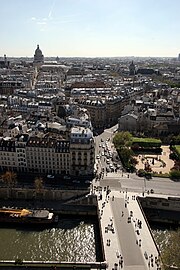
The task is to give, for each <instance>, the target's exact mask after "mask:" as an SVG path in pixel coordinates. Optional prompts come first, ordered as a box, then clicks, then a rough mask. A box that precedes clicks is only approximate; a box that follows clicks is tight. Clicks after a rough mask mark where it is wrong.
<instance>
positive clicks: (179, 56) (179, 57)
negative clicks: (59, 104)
mask: <svg viewBox="0 0 180 270" xmlns="http://www.w3.org/2000/svg"><path fill="white" fill-rule="evenodd" d="M178 61H180V53H179V55H178Z"/></svg>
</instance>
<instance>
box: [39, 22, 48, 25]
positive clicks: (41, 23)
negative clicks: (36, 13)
mask: <svg viewBox="0 0 180 270" xmlns="http://www.w3.org/2000/svg"><path fill="white" fill-rule="evenodd" d="M37 24H39V25H46V24H47V23H46V22H41V21H39V22H37Z"/></svg>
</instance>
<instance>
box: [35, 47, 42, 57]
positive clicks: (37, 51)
mask: <svg viewBox="0 0 180 270" xmlns="http://www.w3.org/2000/svg"><path fill="white" fill-rule="evenodd" d="M35 54H36V55H37V54H42V51H41V50H40V49H39V45H37V49H36V50H35Z"/></svg>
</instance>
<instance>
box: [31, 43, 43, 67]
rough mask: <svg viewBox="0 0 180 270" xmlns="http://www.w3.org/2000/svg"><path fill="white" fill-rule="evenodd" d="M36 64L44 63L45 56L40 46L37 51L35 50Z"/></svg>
mask: <svg viewBox="0 0 180 270" xmlns="http://www.w3.org/2000/svg"><path fill="white" fill-rule="evenodd" d="M33 62H34V63H44V55H43V54H42V51H41V50H40V49H39V45H37V49H36V50H35V54H34V61H33Z"/></svg>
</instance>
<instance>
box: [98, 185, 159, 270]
mask: <svg viewBox="0 0 180 270" xmlns="http://www.w3.org/2000/svg"><path fill="white" fill-rule="evenodd" d="M96 194H97V198H98V209H99V219H100V226H101V233H102V246H103V253H104V259H105V261H106V262H107V265H108V266H107V269H110V270H113V269H114V270H116V269H125V270H132V269H133V270H146V269H148V270H149V269H151V270H153V269H154V270H155V269H156V270H160V269H162V263H161V258H160V253H159V250H158V247H157V245H156V243H155V241H154V238H153V235H152V233H151V229H150V227H149V225H148V222H147V220H146V217H145V215H144V213H143V211H142V208H141V204H140V203H139V200H138V196H139V194H137V193H133V192H127V191H117V190H116V191H115V190H113V191H110V192H109V190H108V187H97V188H96Z"/></svg>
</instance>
